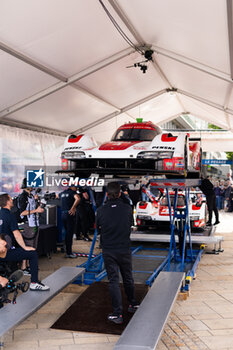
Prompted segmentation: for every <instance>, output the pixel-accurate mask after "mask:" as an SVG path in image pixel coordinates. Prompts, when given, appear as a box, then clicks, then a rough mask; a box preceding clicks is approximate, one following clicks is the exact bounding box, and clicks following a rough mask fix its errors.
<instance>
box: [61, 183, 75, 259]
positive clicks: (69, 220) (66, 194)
mask: <svg viewBox="0 0 233 350" xmlns="http://www.w3.org/2000/svg"><path fill="white" fill-rule="evenodd" d="M76 190H77V187H76V186H70V187H69V188H68V189H67V190H65V191H63V192H61V193H60V194H59V198H60V199H61V212H62V213H61V215H62V222H63V225H64V228H65V231H66V235H65V243H66V255H65V257H66V258H76V257H77V256H76V254H74V253H72V242H73V234H74V226H75V214H76V207H77V205H78V204H79V202H80V197H79V195H78V194H77V192H76Z"/></svg>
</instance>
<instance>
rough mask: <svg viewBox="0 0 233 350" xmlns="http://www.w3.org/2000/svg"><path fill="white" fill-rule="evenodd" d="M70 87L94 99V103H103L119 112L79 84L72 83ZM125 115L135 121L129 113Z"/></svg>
mask: <svg viewBox="0 0 233 350" xmlns="http://www.w3.org/2000/svg"><path fill="white" fill-rule="evenodd" d="M71 86H72V87H73V88H75V89H76V90H78V91H81V92H82V93H84V94H86V95H88V96H90V97H92V98H94V99H95V100H96V101H99V102H101V103H104V104H106V105H107V106H108V107H113V108H115V109H117V110H118V111H120V108H119V107H117V106H115V105H113V104H112V103H110V102H108V101H106V100H105V99H104V98H102V97H100V96H98V95H97V94H96V93H94V92H92V91H90V90H89V89H87V88H86V87H83V86H82V85H81V84H76V83H73V84H71ZM126 114H127V115H128V116H129V117H130V118H132V119H135V118H134V117H132V116H131V115H130V114H129V113H126Z"/></svg>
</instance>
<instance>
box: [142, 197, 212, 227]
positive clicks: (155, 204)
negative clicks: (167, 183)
mask: <svg viewBox="0 0 233 350" xmlns="http://www.w3.org/2000/svg"><path fill="white" fill-rule="evenodd" d="M147 195H148V193H147ZM174 197H175V192H174V191H169V198H170V203H171V214H172V216H173V208H172V206H173V204H174ZM184 207H185V194H184V192H182V191H180V192H178V197H177V208H179V209H182V208H184ZM207 215H208V214H207V205H206V199H205V196H204V195H203V194H202V192H198V191H192V192H190V197H189V218H190V225H191V229H205V227H206V222H207V221H208V217H207ZM136 223H137V226H138V229H139V230H144V229H146V228H149V227H157V228H158V227H160V228H161V227H162V226H163V227H165V228H169V225H170V216H169V208H168V200H167V194H166V193H165V192H164V193H163V194H162V195H161V196H160V197H159V198H157V199H156V198H153V197H152V196H151V195H148V201H140V202H138V203H137V205H136Z"/></svg>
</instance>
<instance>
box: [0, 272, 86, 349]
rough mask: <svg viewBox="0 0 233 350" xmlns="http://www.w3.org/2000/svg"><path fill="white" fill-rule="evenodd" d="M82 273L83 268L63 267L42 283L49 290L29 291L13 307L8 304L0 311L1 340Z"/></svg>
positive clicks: (19, 297)
mask: <svg viewBox="0 0 233 350" xmlns="http://www.w3.org/2000/svg"><path fill="white" fill-rule="evenodd" d="M84 271H85V270H84V269H83V268H77V267H70V266H63V267H61V268H60V269H58V270H57V271H55V272H53V273H52V274H51V275H49V276H48V277H47V278H45V279H44V280H43V281H42V282H43V283H44V284H46V285H48V286H49V287H50V290H48V291H44V292H38V291H31V290H29V291H27V292H26V293H23V294H21V295H19V296H18V298H17V299H16V304H15V305H13V304H8V305H5V306H4V307H3V308H2V309H0V338H1V340H3V339H2V337H3V336H4V334H5V333H6V332H8V331H10V330H11V329H12V328H14V327H16V326H17V325H19V324H20V323H21V322H23V321H24V320H25V319H26V318H28V317H29V316H31V315H32V314H33V313H34V312H36V311H37V310H38V309H39V308H41V307H42V306H43V305H44V304H46V303H47V302H48V301H49V300H51V299H52V298H53V297H54V296H55V295H57V294H58V293H59V292H60V291H61V290H62V289H63V288H65V287H66V286H68V284H70V283H72V282H73V281H74V280H75V279H76V278H77V277H78V276H81V275H82V274H83V273H84ZM1 344H2V342H1Z"/></svg>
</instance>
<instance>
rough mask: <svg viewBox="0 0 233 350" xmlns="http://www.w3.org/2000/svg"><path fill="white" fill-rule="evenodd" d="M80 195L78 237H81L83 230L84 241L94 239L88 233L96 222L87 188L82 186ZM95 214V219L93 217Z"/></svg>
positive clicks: (77, 211) (77, 218)
mask: <svg viewBox="0 0 233 350" xmlns="http://www.w3.org/2000/svg"><path fill="white" fill-rule="evenodd" d="M79 196H80V202H79V204H78V206H77V209H76V232H75V233H76V237H77V239H79V238H80V237H81V232H82V234H83V239H84V241H92V239H91V238H90V237H89V235H88V232H89V229H90V226H91V224H94V222H95V215H94V214H93V209H92V205H91V201H90V197H89V194H88V190H87V188H82V187H80V188H79ZM93 216H94V220H93V219H92V217H93Z"/></svg>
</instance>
